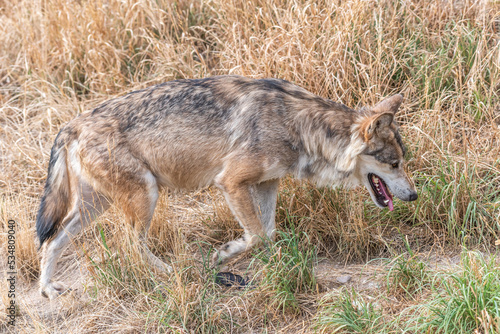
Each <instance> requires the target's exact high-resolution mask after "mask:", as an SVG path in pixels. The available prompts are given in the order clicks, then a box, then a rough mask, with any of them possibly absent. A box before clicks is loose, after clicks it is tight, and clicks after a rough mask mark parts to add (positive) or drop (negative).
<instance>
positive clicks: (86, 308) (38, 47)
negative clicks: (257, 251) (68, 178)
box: [0, 0, 500, 332]
mask: <svg viewBox="0 0 500 334" xmlns="http://www.w3.org/2000/svg"><path fill="white" fill-rule="evenodd" d="M499 29H500V6H499V4H498V1H487V0H483V1H472V0H470V1H469V0H462V1H458V0H457V1H451V0H449V1H424V0H421V1H419V0H411V1H388V0H387V1H385V0H382V1H361V0H351V1H272V2H271V1H240V0H235V1H231V2H229V1H220V0H211V1H210V0H209V1H205V0H203V1H197V2H193V3H189V2H187V1H178V2H174V1H161V0H158V1H137V2H136V1H126V0H125V1H118V0H107V1H63V0H45V1H38V0H37V1H33V0H29V1H28V0H24V1H23V0H20V1H9V0H4V1H1V2H0V45H2V48H0V123H1V125H2V127H1V130H0V217H1V222H0V224H1V225H0V233H2V234H1V235H0V239H1V240H2V244H4V243H3V241H4V240H6V239H5V238H6V234H5V233H6V229H7V227H6V224H5V223H6V222H7V220H8V219H14V220H16V222H17V224H18V225H17V226H18V230H17V234H16V237H17V241H18V243H17V250H16V252H17V253H16V255H17V262H18V271H19V277H21V278H22V280H21V281H22V284H23V289H26V291H32V290H33V289H34V288H33V286H34V283H33V282H32V281H33V279H34V278H35V277H37V275H38V257H37V256H36V248H37V245H36V242H35V239H34V218H35V213H36V209H37V205H38V200H39V196H40V194H41V192H42V187H43V182H44V180H45V177H46V168H47V163H48V157H49V152H50V147H51V145H52V142H53V139H54V138H55V135H56V134H57V132H58V130H59V129H60V128H61V126H62V125H63V124H65V123H66V122H68V121H69V120H71V119H72V118H74V117H75V116H76V115H78V114H79V113H81V112H84V111H86V110H90V109H91V108H92V107H93V106H95V105H96V104H97V103H99V102H100V101H103V100H106V99H109V98H111V97H113V96H116V95H121V94H124V93H126V92H129V91H132V90H135V89H138V88H141V87H145V86H148V85H152V84H155V83H159V82H163V81H167V80H172V79H177V78H201V77H206V76H210V75H216V74H242V75H246V76H251V77H258V78H262V77H278V78H282V79H286V80H289V81H292V82H294V83H296V84H298V85H300V86H303V87H304V88H306V89H308V90H311V91H312V92H314V93H316V94H318V95H321V96H324V97H327V98H330V99H332V100H335V101H341V102H343V103H345V104H347V105H349V106H352V107H360V106H362V105H366V104H373V103H375V102H377V101H379V100H380V99H381V98H382V97H384V96H387V95H390V94H393V93H402V94H404V96H405V102H404V106H403V109H402V111H401V112H400V113H399V115H398V120H399V122H400V123H401V125H402V128H401V131H402V134H403V137H404V141H405V142H406V143H407V145H408V146H409V152H410V153H409V156H408V170H409V171H410V174H412V176H413V178H414V179H415V182H416V185H417V188H418V191H419V195H420V198H419V200H418V201H417V202H416V203H402V202H398V203H397V204H396V209H395V211H394V212H393V213H388V212H384V211H380V210H378V209H376V208H375V207H374V205H373V204H372V203H371V201H370V200H369V198H368V196H367V194H366V191H363V190H356V191H354V192H349V193H348V192H346V191H344V190H328V189H315V188H314V187H312V186H310V185H308V184H305V183H299V182H296V181H294V180H291V179H287V180H284V181H283V182H282V184H281V192H280V197H279V203H278V206H279V207H278V215H277V220H278V222H279V225H280V228H281V229H282V230H286V231H290V228H291V226H294V227H295V228H296V230H297V233H299V234H300V233H305V234H306V235H307V236H308V238H309V239H310V240H311V243H312V244H314V245H317V250H318V252H319V255H320V256H322V257H327V258H328V259H338V258H340V259H341V261H343V262H347V261H351V260H356V261H358V260H363V261H365V260H367V259H370V258H373V257H375V256H381V255H390V254H394V253H396V252H399V251H401V250H404V249H405V242H403V239H402V236H404V235H407V236H408V244H409V245H410V246H411V247H417V248H418V247H420V248H422V249H428V248H435V247H440V248H445V249H454V247H457V246H458V245H461V244H466V245H468V246H469V247H479V248H482V249H483V250H488V249H491V247H493V244H494V240H497V239H500V225H499V224H500V223H499V222H500V190H499V188H498V184H499V182H500V164H499V162H500V160H499V154H500V137H499V136H500V100H499V94H500V51H499V46H500V45H499V41H500V35H499ZM121 220H122V219H121V216H120V213H119V211H117V210H111V211H110V212H109V213H107V214H106V215H105V216H103V217H102V218H101V219H99V222H98V223H99V225H95V226H94V227H92V228H90V229H89V230H88V231H87V232H86V235H85V236H83V237H82V238H80V239H79V241H78V242H77V243H76V245H74V246H73V247H74V249H76V250H77V251H78V252H77V253H78V254H80V255H79V256H78V257H77V259H78V261H79V263H81V264H82V266H84V267H85V268H87V269H88V271H87V272H86V275H84V274H85V273H82V275H83V276H85V278H84V280H85V284H84V285H85V287H88V288H87V290H85V292H84V296H86V297H85V298H83V300H84V302H82V300H79V299H78V298H77V299H76V300H75V301H73V302H71V301H70V299H66V301H64V302H60V303H61V304H58V305H59V307H60V308H63V309H64V310H65V311H64V312H66V313H65V314H64V316H62V315H61V314H60V313H57V312H56V313H54V312H53V313H51V314H49V315H47V314H45V313H43V312H40V308H43V307H42V306H40V305H38V306H29V305H28V304H26V305H24V304H23V305H21V315H22V316H21V318H20V319H21V320H19V321H20V323H22V324H23V325H24V326H27V327H23V328H27V329H26V331H27V332H31V331H32V330H33V329H35V330H36V331H38V332H51V331H68V330H69V331H71V332H77V331H82V332H89V331H100V332H101V331H103V332H106V331H107V332H115V331H121V332H133V331H156V330H160V329H161V330H164V331H172V332H190V331H194V332H226V331H235V332H248V331H250V330H255V331H261V330H263V329H264V328H265V329H267V330H269V331H274V330H281V331H313V330H312V329H311V328H312V327H310V326H311V325H312V322H314V320H313V319H314V317H313V315H314V314H313V313H314V312H316V311H315V310H317V307H318V304H317V301H318V300H319V299H320V296H319V295H321V292H319V291H317V292H316V293H309V294H305V296H299V297H298V299H297V300H298V302H297V305H298V308H299V309H300V310H301V312H299V314H300V315H299V316H297V315H293V316H292V315H290V314H288V313H286V312H281V311H279V310H277V309H275V308H274V307H273V306H271V305H274V304H273V303H274V301H273V296H272V294H273V292H272V291H271V292H269V291H270V290H269V289H267V290H265V289H260V288H257V289H255V290H251V291H245V292H220V290H219V289H218V288H216V287H215V286H214V285H213V281H211V280H210V279H208V278H207V277H208V276H210V275H209V271H207V270H206V269H203V268H204V265H203V263H202V262H203V261H201V260H200V259H201V257H202V254H205V253H207V252H208V251H209V245H210V244H211V245H215V246H216V245H218V244H220V243H222V242H225V241H227V240H230V239H232V238H234V237H236V236H237V235H238V233H239V230H238V226H237V223H236V222H235V220H234V219H233V218H232V217H231V215H230V214H229V211H228V209H227V207H226V206H225V205H224V203H223V201H222V198H221V196H220V195H219V194H218V193H217V192H216V191H215V190H213V189H208V190H203V191H200V192H198V193H196V194H190V195H189V196H182V195H176V194H163V195H162V197H161V199H160V201H159V205H158V208H157V211H156V214H155V218H154V220H153V224H152V228H151V233H150V245H151V248H152V250H153V252H155V253H156V254H158V255H160V256H162V257H165V258H166V259H168V260H170V261H171V262H173V263H174V267H176V268H177V272H176V274H175V275H174V276H172V277H164V276H161V275H158V274H155V273H151V272H149V269H148V268H147V267H145V266H144V265H143V262H142V261H141V259H139V258H137V256H136V255H134V254H135V253H134V251H133V246H131V245H129V244H128V243H124V242H123V241H124V240H126V239H127V237H126V231H124V230H123V229H122V228H121V227H119V224H114V223H116V222H118V221H121ZM99 226H100V227H101V229H100V228H99ZM101 231H102V232H103V233H104V239H102V238H101ZM103 240H106V243H107V245H108V246H109V251H110V252H111V255H113V254H115V256H114V257H113V256H111V257H106V254H107V250H106V249H105V246H104V242H103ZM103 247H104V248H103ZM90 250H92V252H90ZM85 251H88V252H87V253H85ZM4 253H5V252H4V250H2V254H4ZM84 254H87V255H84ZM88 256H90V258H92V257H96V259H97V258H100V259H101V260H103V261H104V262H103V263H100V264H95V263H94V264H93V263H92V261H91V260H90V258H89V257H88ZM194 258H195V259H196V260H193V259H194ZM2 261H3V259H2ZM114 261H115V262H116V261H118V262H116V263H115V262H114ZM114 267H115V269H118V268H119V270H118V272H119V274H120V275H121V276H120V275H119V276H117V277H115V278H113V277H111V278H110V277H108V278H107V279H106V277H107V276H106V275H108V276H109V275H110V273H113V270H114V269H113V268H114ZM115 271H116V270H115ZM103 275H104V276H103ZM2 284H3V283H2ZM20 284H21V283H20ZM158 287H162V288H161V289H160V288H158ZM0 291H2V300H3V299H5V298H4V293H3V291H4V287H3V286H2V289H1V290H0ZM162 291H163V292H162ZM165 291H167V292H168V293H166V294H165ZM318 293H319V294H318ZM269 294H270V295H269ZM423 295H425V294H423ZM97 296H98V297H97ZM388 298H389V297H388ZM422 298H423V297H422ZM65 303H66V304H65ZM41 305H43V304H41ZM384 314H385V313H384ZM82 315H85V316H84V317H82ZM481 316H483V315H481ZM0 319H1V318H0ZM76 328H80V329H79V330H78V329H76ZM384 328H385V327H384ZM1 329H2V327H0V330H1Z"/></svg>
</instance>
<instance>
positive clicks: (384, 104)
mask: <svg viewBox="0 0 500 334" xmlns="http://www.w3.org/2000/svg"><path fill="white" fill-rule="evenodd" d="M402 102H403V95H401V94H396V95H393V96H390V97H388V98H386V99H384V100H382V101H381V102H379V103H377V104H376V105H375V106H374V107H373V108H372V110H373V111H374V112H376V113H386V112H392V113H393V114H395V113H396V111H398V109H399V106H401V103H402Z"/></svg>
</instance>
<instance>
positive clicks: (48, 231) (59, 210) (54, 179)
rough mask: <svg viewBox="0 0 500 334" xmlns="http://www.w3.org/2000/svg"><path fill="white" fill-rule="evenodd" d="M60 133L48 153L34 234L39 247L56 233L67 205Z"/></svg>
mask: <svg viewBox="0 0 500 334" xmlns="http://www.w3.org/2000/svg"><path fill="white" fill-rule="evenodd" d="M61 133H62V131H61V132H60V133H59V134H58V135H57V137H56V140H55V141H54V146H52V150H51V152H50V160H49V170H48V176H47V181H46V183H45V190H44V193H43V196H42V200H41V203H40V208H39V209H38V214H37V217H36V232H37V235H38V239H39V240H40V247H42V245H43V243H44V242H45V241H46V240H48V239H50V238H51V237H52V236H53V235H54V234H55V233H56V232H57V230H58V229H59V227H60V225H61V222H62V220H63V219H64V217H65V216H66V213H67V209H68V204H69V203H68V202H69V198H70V187H69V175H68V168H67V159H66V157H67V150H66V146H65V142H64V140H62V138H61V137H63V136H61Z"/></svg>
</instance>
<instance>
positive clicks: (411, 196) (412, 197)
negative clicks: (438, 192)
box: [409, 192, 418, 201]
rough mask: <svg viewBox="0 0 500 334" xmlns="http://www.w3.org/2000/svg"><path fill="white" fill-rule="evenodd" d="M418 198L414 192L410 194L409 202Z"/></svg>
mask: <svg viewBox="0 0 500 334" xmlns="http://www.w3.org/2000/svg"><path fill="white" fill-rule="evenodd" d="M417 198H418V194H417V193H416V192H414V193H411V194H410V198H409V200H410V201H415V200H416V199H417Z"/></svg>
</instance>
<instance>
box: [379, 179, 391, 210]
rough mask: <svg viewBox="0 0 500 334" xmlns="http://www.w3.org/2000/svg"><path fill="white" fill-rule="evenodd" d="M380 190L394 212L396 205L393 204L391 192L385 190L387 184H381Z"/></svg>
mask: <svg viewBox="0 0 500 334" xmlns="http://www.w3.org/2000/svg"><path fill="white" fill-rule="evenodd" d="M380 189H381V190H382V195H384V197H385V199H386V200H388V201H389V202H387V206H388V207H389V211H393V210H394V205H393V204H392V196H391V194H390V193H389V191H388V190H387V189H386V188H385V184H383V183H382V182H380Z"/></svg>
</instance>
